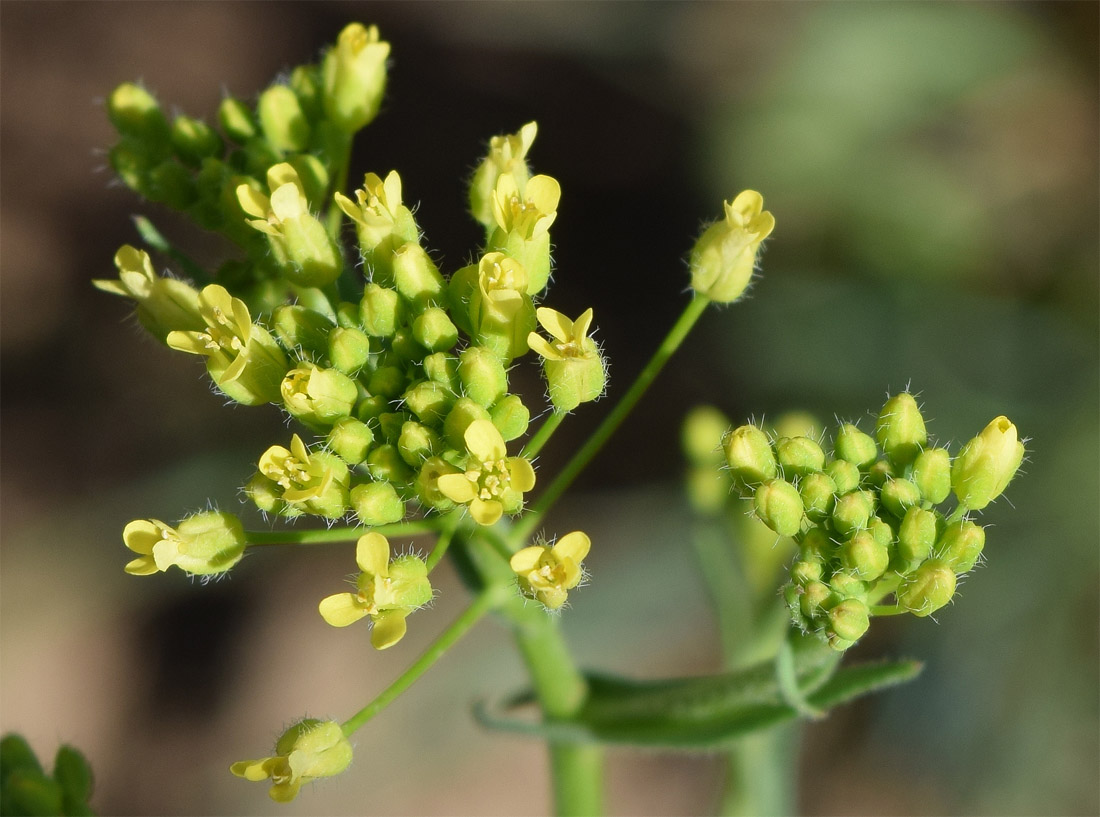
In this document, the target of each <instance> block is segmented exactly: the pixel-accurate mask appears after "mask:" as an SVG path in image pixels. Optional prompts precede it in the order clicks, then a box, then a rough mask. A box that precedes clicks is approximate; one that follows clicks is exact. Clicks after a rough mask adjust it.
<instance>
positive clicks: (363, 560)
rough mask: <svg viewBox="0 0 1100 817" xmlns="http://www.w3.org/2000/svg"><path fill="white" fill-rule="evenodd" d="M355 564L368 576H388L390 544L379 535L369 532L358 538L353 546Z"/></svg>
mask: <svg viewBox="0 0 1100 817" xmlns="http://www.w3.org/2000/svg"><path fill="white" fill-rule="evenodd" d="M355 563H356V564H357V565H359V569H360V570H362V571H363V572H364V573H366V574H367V575H368V576H388V575H389V564H390V543H389V540H388V539H386V537H385V536H383V535H382V534H380V533H375V532H374V531H371V532H370V533H367V534H364V535H363V536H360V537H359V541H358V542H357V543H356V544H355Z"/></svg>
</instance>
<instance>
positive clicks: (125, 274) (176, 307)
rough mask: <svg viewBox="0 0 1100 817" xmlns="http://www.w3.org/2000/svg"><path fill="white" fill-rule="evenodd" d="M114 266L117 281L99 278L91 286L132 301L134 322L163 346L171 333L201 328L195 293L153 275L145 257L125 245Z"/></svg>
mask: <svg viewBox="0 0 1100 817" xmlns="http://www.w3.org/2000/svg"><path fill="white" fill-rule="evenodd" d="M115 266H116V267H118V280H107V279H102V278H100V279H96V280H94V281H92V283H93V284H94V285H95V286H96V288H97V289H101V290H103V291H104V292H110V293H111V294H113V295H121V296H122V297H123V298H132V299H133V300H134V301H136V302H137V318H138V320H139V321H140V322H141V325H142V326H144V327H145V328H146V329H148V330H149V331H150V332H152V333H153V335H155V336H156V338H157V339H158V340H159V341H161V342H162V343H163V342H164V341H165V338H167V337H168V333H169V332H171V331H172V330H174V329H180V330H197V329H201V328H202V327H203V319H202V316H201V315H200V314H199V293H198V292H197V291H196V290H195V288H194V287H192V286H190V285H189V284H185V283H184V282H183V281H177V280H175V279H174V278H163V277H161V276H159V275H157V274H156V273H155V272H154V271H153V262H152V260H151V259H150V258H149V253H147V252H145V251H144V250H138V249H136V248H134V247H131V246H130V245H129V244H126V245H124V246H123V247H121V248H120V249H119V251H118V252H117V253H115Z"/></svg>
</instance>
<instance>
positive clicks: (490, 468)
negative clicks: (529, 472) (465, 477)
mask: <svg viewBox="0 0 1100 817" xmlns="http://www.w3.org/2000/svg"><path fill="white" fill-rule="evenodd" d="M473 477H474V480H475V481H476V482H477V488H478V491H477V495H478V497H480V498H481V499H484V500H489V499H496V498H498V497H499V496H500V495H501V494H503V493H504V492H505V491H507V490H508V489H509V488H510V487H511V486H512V475H511V474H510V473H509V471H508V462H507V460H496V461H492V460H488V461H486V462H483V463H481V470H480V471H478V472H474V473H473Z"/></svg>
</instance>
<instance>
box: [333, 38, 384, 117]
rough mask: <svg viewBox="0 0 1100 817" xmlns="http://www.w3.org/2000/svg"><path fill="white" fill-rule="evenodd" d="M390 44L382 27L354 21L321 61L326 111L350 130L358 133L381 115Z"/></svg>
mask: <svg viewBox="0 0 1100 817" xmlns="http://www.w3.org/2000/svg"><path fill="white" fill-rule="evenodd" d="M389 55H390V44H389V43H387V42H384V41H382V40H380V39H379V37H378V26H370V27H369V28H368V27H366V26H364V25H363V24H362V23H350V24H349V25H347V26H345V27H344V30H343V31H341V32H340V35H339V36H338V37H337V38H336V45H335V47H333V48H331V49H329V51H328V53H326V54H325V58H324V61H323V62H322V63H321V76H322V81H323V83H324V95H323V97H322V99H323V100H324V106H325V114H326V115H327V116H328V118H329V120H330V121H332V122H334V123H336V125H337V126H338V127H339V128H340V129H341V130H343V131H345V132H346V133H354V132H355V131H357V130H359V129H360V128H362V127H363V126H364V125H366V124H367V123H368V122H370V121H371V120H372V119H374V117H375V116H376V115H377V114H378V106H379V105H380V104H381V102H382V94H383V92H384V90H385V87H386V58H387V57H389Z"/></svg>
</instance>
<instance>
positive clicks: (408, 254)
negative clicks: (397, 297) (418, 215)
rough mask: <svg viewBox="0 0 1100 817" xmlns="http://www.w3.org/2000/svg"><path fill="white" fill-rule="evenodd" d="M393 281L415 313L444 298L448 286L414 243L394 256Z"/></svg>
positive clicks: (434, 266)
mask: <svg viewBox="0 0 1100 817" xmlns="http://www.w3.org/2000/svg"><path fill="white" fill-rule="evenodd" d="M393 281H394V286H395V287H396V288H397V291H398V292H399V293H400V294H401V297H403V298H404V299H405V300H406V301H407V302H408V303H409V304H410V305H412V307H413V309H414V310H415V311H420V310H422V309H424V308H426V307H427V306H428V305H429V303H430V302H433V301H435V302H438V301H439V300H441V298H442V297H443V291H444V289H445V287H446V284H445V283H444V281H443V276H442V275H440V274H439V268H438V267H436V265H435V264H434V263H433V262H432V259H431V258H429V257H428V253H426V252H425V251H424V248H423V247H421V246H420V245H419V244H416V243H414V242H412V241H410V242H408V243H406V244H404V245H402V246H401V248H400V249H398V250H397V251H396V252H394V254H393Z"/></svg>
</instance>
